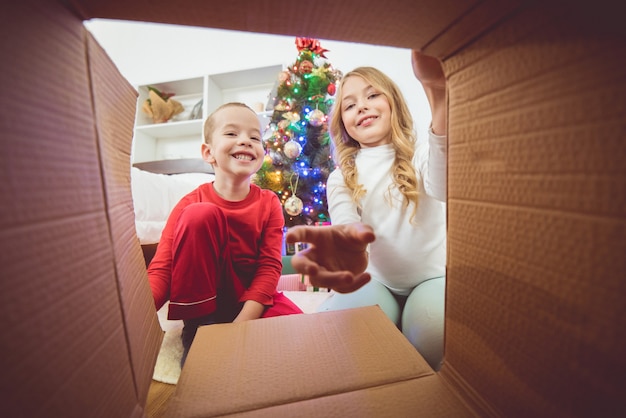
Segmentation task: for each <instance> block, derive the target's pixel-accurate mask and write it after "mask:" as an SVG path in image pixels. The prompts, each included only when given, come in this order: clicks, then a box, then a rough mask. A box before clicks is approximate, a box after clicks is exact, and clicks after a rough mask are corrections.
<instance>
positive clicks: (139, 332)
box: [0, 0, 626, 417]
mask: <svg viewBox="0 0 626 418" xmlns="http://www.w3.org/2000/svg"><path fill="white" fill-rule="evenodd" d="M1 7H2V14H1V15H2V16H3V19H2V21H3V24H2V25H1V26H0V31H1V32H0V33H1V34H2V37H1V39H2V43H1V44H0V51H1V52H2V57H3V65H2V76H3V77H2V80H3V83H2V84H3V88H2V95H1V97H0V100H1V101H2V103H3V106H2V108H3V111H2V115H1V116H0V132H1V133H2V134H1V136H0V143H1V144H2V152H1V153H0V170H1V172H2V182H0V196H1V200H2V205H1V206H0V212H1V214H2V216H0V237H1V242H2V251H0V277H1V282H0V283H1V284H0V286H1V289H0V290H1V291H0V309H1V310H0V312H1V313H2V314H3V315H2V317H3V319H4V323H5V324H7V325H8V326H7V327H6V328H5V329H4V332H3V337H2V353H3V356H2V360H1V361H2V363H1V364H2V366H3V367H2V370H3V374H2V377H1V378H0V382H2V391H1V393H2V397H3V405H4V409H5V412H6V413H7V416H63V417H74V416H76V417H84V416H86V415H87V416H103V417H113V416H116V417H117V416H120V417H121V416H125V417H128V416H129V417H135V416H137V417H139V416H143V415H144V414H145V412H144V406H145V402H146V396H147V392H148V388H149V384H150V377H151V373H152V368H153V366H154V361H155V359H156V355H157V352H158V347H159V342H160V340H161V332H160V328H159V325H158V322H157V319H156V313H155V312H154V307H153V305H152V299H151V295H150V290H149V286H148V285H147V280H146V275H145V268H144V265H143V258H142V255H141V249H140V246H139V242H138V240H137V238H136V236H135V233H134V227H133V218H132V217H133V211H132V200H131V196H130V167H129V164H130V158H129V152H130V145H131V139H132V125H133V117H134V108H135V99H136V92H135V91H134V89H133V88H132V87H131V86H129V85H128V83H127V82H125V80H123V79H122V78H121V76H120V75H119V73H118V72H117V71H116V69H115V67H114V65H113V64H112V63H111V62H110V60H108V58H107V57H106V54H105V53H104V51H103V50H102V49H101V48H100V47H99V46H98V45H97V44H96V43H95V42H94V41H93V40H92V39H91V37H90V36H89V34H88V33H87V32H86V31H85V29H84V28H83V25H82V20H85V19H90V18H96V17H101V18H115V19H128V20H145V21H154V22H167V23H178V24H187V25H196V26H208V27H215V28H226V29H236V30H245V31H252V32H267V33H280V34H287V35H294V36H311V37H319V38H325V39H337V40H344V41H355V42H365V43H373V44H383V45H392V46H398V47H406V48H421V49H424V50H425V51H426V52H427V53H430V54H433V55H435V56H438V57H439V58H441V59H442V61H443V64H444V69H445V72H446V75H447V78H448V81H449V94H448V96H449V119H448V123H449V167H448V170H449V175H448V181H449V185H448V189H449V193H448V197H449V201H448V260H447V293H446V295H447V299H446V309H447V312H446V344H445V365H444V367H443V368H442V370H441V372H439V373H437V374H433V375H430V376H428V377H427V379H418V381H419V382H420V383H419V385H421V386H420V387H419V388H418V387H415V391H426V393H430V394H432V395H433V396H435V397H436V396H437V394H438V393H440V392H437V391H438V390H440V388H441V387H445V392H446V393H447V394H446V395H445V396H443V397H441V402H453V401H452V400H451V399H457V397H460V398H461V399H463V402H464V403H465V404H466V405H468V406H469V408H470V409H471V410H473V411H476V412H477V414H479V415H482V416H487V415H494V416H495V415H501V416H568V415H573V416H576V415H578V416H591V415H593V416H620V415H624V414H625V413H626V407H625V401H624V399H626V397H625V396H624V383H623V380H624V379H623V376H625V375H626V357H625V356H624V355H623V353H624V348H625V347H626V344H625V342H626V337H625V336H624V333H623V330H624V329H625V328H626V327H625V325H626V304H625V303H624V301H623V297H624V295H626V281H625V280H624V278H625V277H626V258H625V257H624V253H625V250H626V187H625V183H626V164H624V163H623V162H624V161H625V160H626V141H625V138H624V136H625V133H626V121H625V118H624V115H625V114H626V65H625V64H626V62H625V61H626V60H625V57H626V42H625V33H624V29H623V28H622V25H621V22H619V18H618V16H620V15H619V13H618V11H617V6H614V5H612V4H611V3H609V2H602V1H600V2H594V3H593V5H592V3H590V2H574V3H572V2H568V3H565V2H560V1H554V2H548V3H547V5H545V4H539V2H522V1H507V2H496V1H482V2H480V1H476V2H466V1H461V0H447V1H421V2H414V3H410V4H406V3H405V2H373V1H372V2H365V3H364V2H362V1H358V2H357V1H345V2H336V1H335V2H316V3H312V4H309V5H308V6H307V11H306V13H303V9H302V5H301V4H299V3H288V4H282V5H281V7H280V8H277V7H275V6H274V4H273V3H271V2H267V1H243V0H241V1H230V2H225V3H220V5H219V7H216V6H215V5H214V4H211V5H208V4H207V3H206V2H201V1H188V2H183V3H177V2H164V1H152V2H147V1H136V2H123V1H119V0H107V1H104V0H68V1H59V2H54V1H53V2H46V1H38V0H30V1H24V2H19V3H11V4H10V5H9V4H6V3H3V5H2V6H1ZM416 361H417V360H416ZM400 386H401V387H400ZM412 389H413V388H412V387H411V385H410V384H403V385H399V386H398V388H397V390H395V389H393V388H392V389H389V388H387V389H386V390H390V391H391V394H390V395H389V396H401V394H402V393H410V391H411V390H412ZM451 393H453V394H454V395H452V396H451V395H450V394H451ZM357 395H358V394H357V393H356V392H355V393H344V394H339V395H338V398H337V399H336V400H330V401H329V400H328V398H327V399H326V400H325V401H324V402H330V404H329V407H330V406H332V405H333V402H337V401H344V400H345V401H346V402H361V401H360V400H359V399H360V398H359V397H358V396H357ZM437 399H439V398H437ZM425 402H426V401H425ZM322 403H323V402H320V404H322ZM307 405H308V404H306V405H302V408H303V409H302V411H310V409H307V408H309V407H308V406H307ZM424 405H425V407H426V405H427V404H426V403H425V404H424ZM277 408H281V407H280V406H277ZM285 408H289V407H288V406H285ZM433 408H434V407H433ZM277 411H278V412H281V410H277ZM428 411H431V410H430V409H429V410H428ZM432 411H433V414H432V415H436V412H434V411H435V409H432ZM440 415H442V414H440Z"/></svg>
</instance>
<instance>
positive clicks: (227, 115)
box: [148, 103, 302, 366]
mask: <svg viewBox="0 0 626 418" xmlns="http://www.w3.org/2000/svg"><path fill="white" fill-rule="evenodd" d="M264 155H265V152H264V149H263V142H262V138H261V129H260V123H259V120H258V118H257V115H256V113H255V112H254V111H253V110H252V109H251V108H249V107H248V106H246V105H244V104H242V103H227V104H225V105H222V106H220V107H219V108H218V109H217V110H215V112H213V113H212V114H211V115H210V116H209V117H208V118H207V120H206V122H205V124H204V143H203V144H202V158H203V159H204V160H205V161H207V162H208V163H210V164H212V165H213V167H214V169H215V180H214V181H213V182H212V183H206V184H203V185H201V186H199V187H198V188H197V189H196V190H194V191H192V192H191V193H189V194H188V195H186V196H185V197H183V198H182V199H181V200H180V202H178V204H177V205H176V206H175V207H174V209H173V210H172V213H171V214H170V216H169V218H168V220H167V223H166V225H165V228H164V229H163V233H162V235H161V240H160V241H159V245H158V248H157V252H156V254H155V256H154V259H153V260H152V262H151V263H150V266H149V267H148V278H149V280H150V286H151V288H152V294H153V296H154V303H155V306H156V308H157V310H158V309H160V308H161V307H162V306H163V304H165V302H166V301H167V300H169V301H170V304H169V311H168V318H169V319H182V320H183V321H184V328H183V333H182V340H183V357H182V360H181V366H182V365H183V364H184V362H185V359H186V357H187V354H188V352H189V348H190V346H191V343H192V341H193V339H194V337H195V335H196V331H197V329H198V327H199V326H201V325H208V324H214V323H220V322H239V321H245V320H249V319H257V318H261V317H270V316H278V315H288V314H296V313H302V311H301V310H300V309H299V308H298V307H297V306H296V305H295V304H294V303H293V302H291V301H290V300H289V299H288V298H287V297H285V296H284V295H283V294H282V293H277V292H276V285H277V284H278V279H279V277H280V273H281V269H282V259H281V246H282V234H283V224H284V218H283V213H282V207H281V205H280V202H279V200H278V198H277V196H276V195H275V194H274V192H272V191H271V190H263V189H261V188H259V187H258V186H256V185H254V184H251V181H250V179H251V177H252V175H253V174H254V173H256V172H257V171H258V170H259V168H260V167H261V164H262V163H263V157H264Z"/></svg>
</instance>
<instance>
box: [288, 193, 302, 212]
mask: <svg viewBox="0 0 626 418" xmlns="http://www.w3.org/2000/svg"><path fill="white" fill-rule="evenodd" d="M303 207H304V204H303V203H302V199H300V198H299V197H298V196H291V197H290V198H288V199H287V200H285V212H287V213H288V214H289V215H291V216H298V215H300V214H301V213H302V208H303Z"/></svg>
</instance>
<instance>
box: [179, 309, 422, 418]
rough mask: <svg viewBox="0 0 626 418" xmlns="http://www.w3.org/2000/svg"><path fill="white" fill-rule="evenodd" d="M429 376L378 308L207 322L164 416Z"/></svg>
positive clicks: (296, 399) (245, 408)
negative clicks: (238, 321)
mask: <svg viewBox="0 0 626 418" xmlns="http://www.w3.org/2000/svg"><path fill="white" fill-rule="evenodd" d="M433 374H434V372H433V371H432V369H431V368H430V367H429V366H428V364H427V363H426V362H425V360H424V359H423V358H422V357H421V356H420V355H419V354H418V352H417V351H416V350H415V348H414V347H413V346H412V345H411V344H410V343H409V342H408V341H407V340H406V338H404V336H403V335H402V334H401V332H400V331H399V330H398V329H397V327H396V326H395V325H394V324H393V323H391V321H390V320H389V319H388V318H387V316H385V314H384V313H383V312H382V310H381V309H380V308H379V307H377V306H372V307H367V308H358V309H349V310H344V311H336V312H323V313H317V314H308V315H291V316H285V317H277V318H266V319H260V320H255V321H246V322H242V323H234V324H218V325H210V326H206V327H201V328H200V329H199V330H198V333H197V335H196V338H195V340H194V343H193V345H192V347H191V350H190V352H189V357H188V358H187V362H186V363H185V367H184V368H183V371H182V373H181V377H180V380H179V382H178V386H177V389H176V393H175V395H174V396H173V398H172V401H171V404H170V408H169V411H170V412H172V415H173V416H180V417H186V416H197V415H196V414H207V413H208V414H212V416H213V415H214V416H219V415H223V414H229V413H234V412H241V411H249V410H254V409H259V408H264V407H268V406H270V405H276V404H286V403H292V402H299V401H303V400H307V399H316V398H321V397H325V396H331V395H335V394H339V393H343V392H351V391H358V390H362V389H366V388H371V387H376V386H381V385H386V384H390V383H394V382H398V381H405V380H411V379H418V378H421V377H424V376H430V375H433Z"/></svg>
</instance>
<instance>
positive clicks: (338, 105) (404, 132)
mask: <svg viewBox="0 0 626 418" xmlns="http://www.w3.org/2000/svg"><path fill="white" fill-rule="evenodd" d="M350 77H361V78H363V79H364V80H365V81H367V82H368V83H369V84H371V85H372V87H373V88H374V89H376V90H378V91H379V92H381V93H382V94H384V95H385V97H387V100H388V101H389V106H390V108H391V145H392V146H393V149H394V150H395V154H396V156H395V160H394V164H393V168H392V178H393V185H395V186H396V187H397V188H398V190H399V191H400V193H401V194H402V196H403V200H402V209H403V210H406V209H407V208H408V207H409V206H410V204H411V203H413V209H412V213H411V222H413V220H414V218H415V214H416V212H417V203H418V188H417V173H416V171H415V167H413V155H414V154H415V143H416V141H417V138H416V135H415V131H414V128H413V117H412V116H411V112H410V111H409V108H408V106H407V104H406V101H405V99H404V96H403V95H402V92H401V91H400V89H399V88H398V86H397V84H396V83H395V82H394V81H393V80H391V78H389V77H388V76H387V75H386V74H384V73H383V72H381V71H380V70H378V69H376V68H373V67H358V68H355V69H354V70H352V71H350V72H349V73H347V74H346V75H344V76H343V78H342V80H341V83H340V85H339V89H338V90H339V93H338V94H337V95H336V101H335V104H334V105H333V110H332V112H331V115H330V124H329V131H330V136H331V138H332V141H333V146H334V150H333V157H334V160H335V163H336V164H338V166H339V167H340V168H341V171H342V172H343V178H344V181H345V184H346V186H347V187H348V189H350V190H351V191H352V200H353V201H354V202H355V203H356V204H357V205H358V206H359V208H360V203H359V202H360V200H361V199H362V198H363V196H365V194H366V193H367V190H365V189H364V188H363V185H362V184H360V183H359V182H358V172H357V168H356V165H355V158H356V154H357V153H358V151H359V150H360V149H361V145H360V144H359V143H358V142H357V141H356V140H355V139H353V138H352V137H350V135H348V132H347V130H346V127H345V125H344V124H343V120H342V97H341V90H342V89H343V85H344V83H345V81H346V80H347V79H348V78H350ZM391 187H392V186H390V188H391ZM389 192H390V191H388V193H389ZM390 196H391V195H390V194H388V196H387V197H388V198H389V201H390V202H391V199H390Z"/></svg>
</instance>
